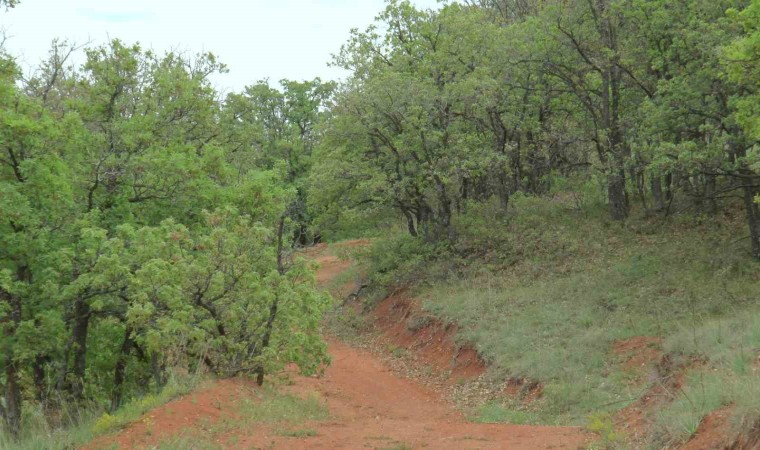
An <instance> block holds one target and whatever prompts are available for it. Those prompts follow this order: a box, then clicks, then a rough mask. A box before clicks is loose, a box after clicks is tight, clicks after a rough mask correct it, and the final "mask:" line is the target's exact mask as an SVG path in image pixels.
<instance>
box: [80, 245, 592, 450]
mask: <svg viewBox="0 0 760 450" xmlns="http://www.w3.org/2000/svg"><path fill="white" fill-rule="evenodd" d="M310 253H312V254H314V253H317V255H316V259H317V260H318V261H319V263H320V265H321V267H322V269H320V272H319V273H318V275H317V277H318V279H319V282H320V283H321V284H324V283H327V282H329V281H330V280H331V279H333V278H334V277H335V276H337V275H338V274H340V273H341V272H342V271H343V270H345V269H346V268H347V267H348V265H347V264H345V262H343V261H339V260H338V259H337V258H336V257H333V256H330V255H327V254H325V253H324V252H322V251H319V252H310ZM329 351H330V355H331V357H332V365H331V366H330V367H328V368H327V369H326V371H325V373H324V375H323V376H321V377H318V378H317V377H300V376H296V377H294V384H293V385H292V386H290V387H288V388H287V389H288V390H291V391H292V392H294V393H296V394H302V395H307V394H311V393H314V392H317V393H318V394H319V395H320V396H321V397H322V398H323V399H324V400H325V402H326V404H327V407H328V409H329V412H330V419H328V420H327V421H324V422H313V423H306V424H303V425H302V426H300V428H304V429H311V430H315V431H316V433H317V434H316V436H311V437H297V438H296V437H287V436H281V435H278V434H277V433H276V430H275V429H274V428H272V427H269V426H254V428H252V429H245V430H243V429H240V430H232V431H231V432H230V435H229V436H222V437H220V438H219V439H217V443H218V444H219V445H221V446H223V447H225V448H235V449H237V448H274V449H330V450H332V449H361V448H393V447H398V446H400V445H405V446H407V448H409V447H410V448H415V449H416V448H428V449H441V450H445V449H452V450H461V449H512V450H536V449H581V448H585V446H586V444H587V443H588V442H589V438H590V436H589V435H588V434H587V433H585V432H584V431H583V430H582V429H580V428H575V427H544V426H528V425H508V424H474V423H470V422H468V421H467V420H466V419H465V417H464V416H463V415H462V414H461V413H460V412H458V411H457V410H456V409H455V408H454V407H453V406H452V405H451V404H449V403H447V402H446V401H444V400H443V399H442V398H441V396H440V395H439V394H438V393H437V392H435V391H433V390H431V389H430V388H428V387H425V386H422V385H421V384H418V383H416V382H414V381H412V380H409V379H405V378H401V377H399V376H398V375H397V374H395V373H393V372H391V370H390V369H389V368H388V367H387V366H386V365H385V363H384V362H383V361H381V360H380V359H379V358H378V357H377V356H375V355H373V354H372V353H370V352H368V351H366V350H360V349H356V348H353V347H350V346H348V345H345V344H342V343H340V342H337V341H334V340H332V341H330V342H329ZM468 362H470V364H463V366H464V367H468V366H469V368H470V370H472V369H473V368H475V367H478V364H472V363H473V362H474V361H468ZM251 389H253V386H252V385H251V384H250V383H247V382H243V381H235V382H232V381H220V382H218V383H216V384H214V385H213V386H211V387H209V388H206V389H205V390H202V391H200V392H197V393H194V394H190V395H188V396H186V397H183V398H180V399H178V400H175V401H174V402H171V403H169V404H167V405H165V406H163V407H161V408H157V409H156V410H153V411H151V412H150V413H148V414H147V415H146V416H145V418H144V419H143V420H141V421H140V422H137V423H135V424H133V425H132V426H130V427H128V428H126V429H125V430H122V431H121V432H120V433H118V434H117V435H115V436H110V437H106V438H104V439H99V440H98V441H97V444H96V445H95V446H92V445H91V446H89V447H88V448H102V447H101V446H105V447H106V448H110V447H109V446H111V445H114V444H116V446H117V447H118V448H121V449H129V448H150V447H151V446H152V445H155V444H156V443H157V442H159V441H161V440H163V439H166V438H168V437H169V436H172V435H175V434H178V433H183V434H185V435H191V436H192V435H203V434H204V432H205V430H208V429H210V428H211V427H212V425H213V423H214V422H216V421H219V420H221V419H222V418H224V417H225V415H227V414H234V412H233V411H234V408H232V407H231V405H232V404H233V403H234V401H235V399H236V398H240V397H241V396H242V395H252V394H251V392H252V391H251ZM146 423H147V425H146ZM231 442H234V444H231ZM402 448H403V447H402Z"/></svg>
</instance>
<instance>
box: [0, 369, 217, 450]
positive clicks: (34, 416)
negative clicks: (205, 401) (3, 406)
mask: <svg viewBox="0 0 760 450" xmlns="http://www.w3.org/2000/svg"><path fill="white" fill-rule="evenodd" d="M206 381H207V378H206V377H205V376H198V375H179V374H176V373H175V374H173V375H172V376H171V377H169V380H168V382H167V384H166V386H164V387H163V388H162V389H161V390H160V391H158V392H157V393H155V394H148V395H144V396H142V397H138V398H135V399H133V400H132V401H130V402H127V403H125V404H124V405H123V406H121V407H120V408H119V409H118V410H116V411H113V412H111V413H109V412H106V411H104V410H103V407H102V406H98V405H96V404H93V405H91V406H90V407H84V408H83V407H82V406H81V405H76V406H74V407H72V408H69V409H65V410H63V413H62V414H61V417H60V419H59V422H60V423H55V422H52V421H51V420H50V418H49V417H48V415H47V414H46V412H45V411H43V410H42V409H41V408H40V407H39V406H35V407H30V408H28V409H27V410H26V412H25V415H24V418H23V430H24V433H23V434H22V435H21V436H20V437H19V439H18V440H13V439H11V437H10V436H9V435H7V434H1V435H0V449H11V448H12V449H15V450H60V449H73V448H79V447H80V446H82V445H85V444H86V443H88V442H90V441H91V440H93V439H94V438H96V437H98V436H101V435H104V434H108V433H111V432H114V431H117V430H119V429H121V428H124V427H126V426H127V425H129V424H130V423H132V422H134V421H136V420H138V419H139V418H140V416H142V415H143V414H145V413H146V412H148V411H150V410H151V409H153V408H156V407H158V406H161V405H163V404H165V403H167V402H169V401H171V400H172V399H174V398H176V397H179V396H181V395H185V394H187V393H188V392H191V391H192V390H194V389H196V388H197V387H199V386H201V385H202V384H203V383H205V382H206Z"/></svg>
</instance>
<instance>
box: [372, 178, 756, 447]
mask: <svg viewBox="0 0 760 450" xmlns="http://www.w3.org/2000/svg"><path fill="white" fill-rule="evenodd" d="M575 192H577V193H567V192H557V193H556V194H555V195H553V196H552V197H550V198H538V197H532V196H515V198H513V200H512V204H511V208H510V212H509V214H508V215H507V216H502V215H500V214H499V213H498V208H495V207H490V206H489V205H488V204H485V205H479V206H475V205H471V206H470V207H469V208H468V210H467V214H461V215H460V216H459V219H458V220H459V222H458V223H457V224H456V227H457V230H458V236H457V240H456V243H454V244H452V245H445V246H435V245H431V244H425V243H423V242H422V241H421V240H416V239H412V238H409V237H393V238H390V237H389V238H384V239H377V240H375V242H374V244H373V246H372V247H371V248H370V249H368V250H367V251H366V253H365V254H364V255H361V256H360V258H362V260H363V261H365V263H366V268H365V270H366V271H367V273H368V276H369V278H370V280H371V281H372V285H373V287H374V289H373V290H372V291H371V293H370V294H369V295H368V296H367V298H368V301H372V299H377V298H381V297H382V296H383V294H384V293H385V292H386V291H387V290H388V289H389V288H397V287H399V286H409V287H410V288H411V291H412V292H414V293H415V295H416V296H418V297H421V298H422V299H423V308H424V309H425V310H427V311H428V312H430V313H432V314H434V315H435V316H437V317H438V318H439V319H441V320H442V321H444V322H446V323H456V324H457V325H459V326H458V330H459V334H458V338H459V339H461V340H462V341H466V342H468V343H470V344H472V345H474V346H475V347H476V348H477V349H478V351H479V353H480V354H481V356H482V357H483V358H484V359H485V360H487V362H488V363H489V365H490V372H489V374H490V376H491V377H492V378H493V380H494V381H495V382H505V381H507V380H510V379H511V380H517V379H521V380H529V381H535V382H538V383H540V385H541V388H542V395H541V397H540V399H539V400H537V401H535V402H525V401H523V400H522V399H517V398H515V399H511V400H510V399H508V400H504V401H503V402H497V403H489V404H486V405H484V406H483V407H482V409H481V410H480V411H479V412H478V413H477V418H478V419H479V420H483V421H508V422H513V423H545V424H576V425H584V424H588V422H589V417H593V418H597V419H593V420H597V421H598V420H599V419H598V418H599V417H608V418H611V419H614V417H615V414H616V412H617V411H619V410H621V409H622V408H624V407H626V406H627V405H629V404H631V403H633V402H635V401H636V400H637V399H639V398H640V397H641V396H642V395H643V394H644V393H645V392H647V391H648V390H649V389H651V388H652V387H653V385H654V384H655V383H659V382H660V381H659V380H656V379H652V378H651V376H649V378H647V374H642V373H641V370H640V368H626V365H625V364H623V361H622V360H621V359H622V357H621V356H620V355H616V354H615V353H614V352H613V350H612V349H613V344H614V343H616V342H620V341H621V340H625V339H627V338H632V337H636V336H647V337H659V338H661V339H662V341H661V342H662V345H661V346H662V352H663V354H664V355H665V356H664V358H666V359H667V362H668V367H669V368H668V369H667V370H670V371H672V372H679V373H685V374H686V375H685V378H686V382H685V385H684V387H683V388H677V389H676V388H670V390H668V389H665V391H666V392H665V395H667V396H668V398H669V400H668V401H667V402H665V403H664V404H665V406H664V407H662V408H659V409H658V410H657V411H655V412H653V416H652V417H651V420H652V421H653V422H654V425H653V426H652V427H651V430H649V433H648V434H649V437H650V442H649V444H650V445H652V446H653V447H655V448H661V447H662V446H666V445H671V444H674V443H677V442H683V441H685V440H687V439H688V438H689V437H690V436H691V435H692V434H693V433H694V432H695V431H696V428H697V426H698V425H699V423H700V421H701V419H702V418H703V417H704V416H705V415H706V414H707V413H709V412H710V411H713V410H716V409H718V408H720V407H721V406H725V405H732V414H733V424H734V428H733V430H734V431H735V432H740V431H742V430H747V429H748V428H750V427H752V426H753V425H754V424H756V423H757V421H758V420H760V377H758V364H757V358H758V349H759V348H760V302H759V301H758V297H757V293H758V292H760V266H758V263H757V262H755V261H753V260H752V259H751V258H750V256H749V255H748V254H747V252H746V251H745V250H744V247H743V246H742V245H741V241H742V239H741V238H742V237H743V235H744V233H745V231H744V228H743V223H742V217H741V216H739V213H738V212H737V213H736V215H734V213H733V212H732V210H730V209H729V210H728V212H726V213H725V214H722V215H720V216H695V215H692V214H675V215H672V216H671V217H667V218H665V217H663V215H656V216H652V217H649V218H641V219H632V220H630V221H628V222H627V223H626V224H625V225H623V224H620V223H614V222H611V221H609V220H608V219H606V216H605V210H604V206H603V204H602V202H601V201H600V200H601V199H598V198H595V197H594V196H593V194H591V193H593V189H587V190H584V189H583V188H581V189H580V190H576V191H575ZM584 192H586V194H584ZM727 243H730V245H727ZM658 347H659V345H658ZM658 355H659V352H658ZM661 362H662V361H659V360H655V361H650V362H649V363H651V367H656V366H657V365H658V364H660V363H661ZM660 370H665V369H663V368H660ZM642 378H643V379H642ZM604 420H607V419H604ZM621 439H622V438H621Z"/></svg>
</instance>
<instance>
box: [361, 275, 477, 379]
mask: <svg viewBox="0 0 760 450" xmlns="http://www.w3.org/2000/svg"><path fill="white" fill-rule="evenodd" d="M372 314H373V317H374V320H375V324H376V325H377V327H378V328H379V329H380V330H381V331H382V333H383V335H384V337H385V338H386V339H387V340H388V341H389V342H390V343H392V344H393V345H395V346H398V347H399V348H405V349H407V350H410V351H413V352H414V353H415V355H416V356H418V357H419V358H420V359H421V360H422V362H424V363H426V364H428V365H429V366H432V367H433V368H435V369H437V370H438V371H439V372H441V373H445V374H448V375H449V376H448V379H449V380H451V381H452V382H455V381H459V380H462V379H470V378H475V377H477V376H479V375H481V374H483V373H484V372H485V370H486V366H485V364H484V363H483V361H482V360H481V359H480V358H479V356H478V353H477V351H476V350H475V349H473V348H472V347H469V346H466V345H465V346H460V345H457V343H456V342H455V341H454V336H455V335H456V332H457V329H456V326H455V325H444V324H443V323H441V322H440V321H439V320H437V319H435V318H433V317H431V316H429V315H426V314H425V313H424V312H423V311H422V309H421V308H420V304H419V300H417V299H412V298H410V297H409V296H407V295H406V292H405V291H404V290H401V291H399V292H396V293H395V294H393V295H391V296H390V297H388V298H386V299H385V300H383V301H382V302H380V304H379V305H378V306H377V308H375V310H374V311H373V313H372Z"/></svg>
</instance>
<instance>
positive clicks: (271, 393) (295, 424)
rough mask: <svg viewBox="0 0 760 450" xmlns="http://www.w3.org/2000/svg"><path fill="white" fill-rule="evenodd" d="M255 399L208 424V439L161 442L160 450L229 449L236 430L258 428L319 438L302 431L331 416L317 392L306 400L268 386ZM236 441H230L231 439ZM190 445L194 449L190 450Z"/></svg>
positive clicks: (184, 436) (180, 437) (189, 437)
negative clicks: (307, 423) (260, 426)
mask: <svg viewBox="0 0 760 450" xmlns="http://www.w3.org/2000/svg"><path fill="white" fill-rule="evenodd" d="M252 393H253V395H252V396H246V397H243V398H241V399H240V401H238V402H237V403H236V404H235V405H234V412H233V413H232V414H231V415H230V416H228V417H222V418H221V419H220V420H219V421H217V422H214V423H208V424H206V425H204V426H202V427H201V428H202V429H203V430H204V432H205V435H204V436H200V437H196V436H195V435H190V434H188V433H183V434H180V435H178V436H172V437H170V438H167V439H164V440H162V441H161V443H160V445H159V447H158V448H160V449H167V450H170V449H175V448H176V449H180V448H192V449H199V450H205V449H207V448H208V449H216V448H221V447H223V446H220V445H219V444H217V442H224V443H225V445H226V446H229V445H233V446H234V445H235V443H234V442H231V441H230V439H235V430H245V432H247V433H252V432H255V431H252V430H255V429H256V426H257V425H264V424H266V425H276V430H275V433H276V434H278V435H280V436H287V437H301V438H303V437H311V436H316V435H317V432H316V430H313V429H311V428H301V426H302V425H303V424H304V423H306V422H314V421H322V420H326V419H327V418H329V412H328V410H327V406H326V405H325V403H324V401H323V400H322V399H321V398H320V397H319V394H318V393H316V392H314V393H311V394H309V395H307V396H306V397H299V396H296V395H292V394H284V393H282V392H281V391H280V390H279V389H278V387H277V386H269V387H265V388H261V389H256V390H254V391H253V392H252ZM230 434H232V435H233V437H232V438H229V437H228V435H230ZM188 443H191V444H192V445H193V446H191V447H187V446H186V445H187V444H188Z"/></svg>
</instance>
